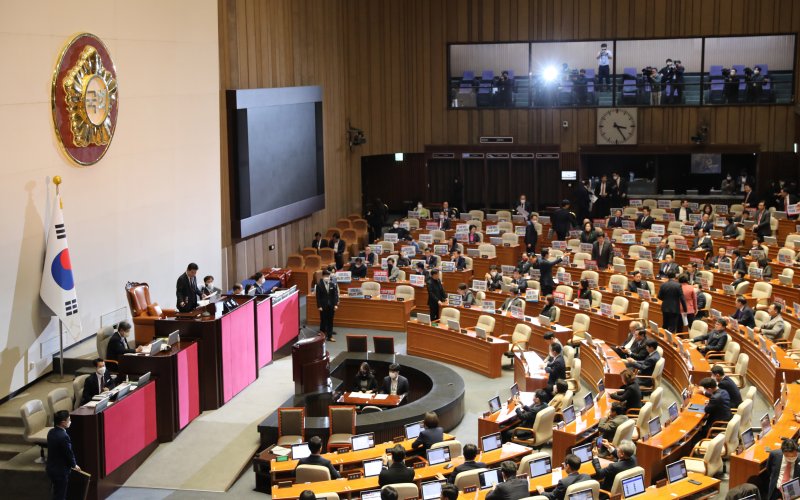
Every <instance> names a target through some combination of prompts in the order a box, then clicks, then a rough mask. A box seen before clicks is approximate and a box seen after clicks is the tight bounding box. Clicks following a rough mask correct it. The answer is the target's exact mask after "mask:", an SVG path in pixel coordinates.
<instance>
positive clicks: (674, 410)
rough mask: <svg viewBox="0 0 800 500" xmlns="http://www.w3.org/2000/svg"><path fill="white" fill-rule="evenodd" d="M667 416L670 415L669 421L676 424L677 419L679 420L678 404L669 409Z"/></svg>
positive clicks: (670, 406)
mask: <svg viewBox="0 0 800 500" xmlns="http://www.w3.org/2000/svg"><path fill="white" fill-rule="evenodd" d="M667 414H668V415H669V421H670V422H674V421H675V419H676V418H678V403H672V404H671V405H669V408H667Z"/></svg>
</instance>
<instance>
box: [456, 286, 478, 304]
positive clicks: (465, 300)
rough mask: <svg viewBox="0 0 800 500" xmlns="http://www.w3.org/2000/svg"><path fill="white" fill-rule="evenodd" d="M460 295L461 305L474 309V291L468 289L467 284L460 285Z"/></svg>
mask: <svg viewBox="0 0 800 500" xmlns="http://www.w3.org/2000/svg"><path fill="white" fill-rule="evenodd" d="M458 294H459V295H461V305H462V306H465V307H472V306H473V305H475V294H473V293H472V290H470V289H469V288H467V284H466V283H459V285H458Z"/></svg>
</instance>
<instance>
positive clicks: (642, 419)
mask: <svg viewBox="0 0 800 500" xmlns="http://www.w3.org/2000/svg"><path fill="white" fill-rule="evenodd" d="M652 414H653V403H650V402H647V403H645V404H644V405H643V406H642V407H641V409H640V410H639V416H638V417H636V427H637V428H638V429H639V435H640V436H641V435H642V431H647V423H648V422H650V419H651V418H653V417H652Z"/></svg>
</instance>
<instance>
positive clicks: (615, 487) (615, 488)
mask: <svg viewBox="0 0 800 500" xmlns="http://www.w3.org/2000/svg"><path fill="white" fill-rule="evenodd" d="M631 427H632V426H631ZM639 474H642V475H644V469H643V468H641V467H631V468H630V469H627V470H624V471H622V472H620V473H619V474H617V475H616V476H614V483H613V484H612V485H611V491H609V493H611V494H612V495H614V494H617V493H621V492H622V481H623V480H624V479H628V478H631V477H634V476H638V475H639Z"/></svg>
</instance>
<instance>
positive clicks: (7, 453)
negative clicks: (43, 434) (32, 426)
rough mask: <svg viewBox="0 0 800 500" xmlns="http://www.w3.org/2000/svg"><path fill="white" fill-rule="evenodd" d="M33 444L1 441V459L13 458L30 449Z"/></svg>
mask: <svg viewBox="0 0 800 500" xmlns="http://www.w3.org/2000/svg"><path fill="white" fill-rule="evenodd" d="M30 448H31V445H30V444H28V443H25V444H8V443H0V460H11V459H12V458H14V457H16V456H17V455H19V454H20V453H22V452H25V451H28V450H29V449H30Z"/></svg>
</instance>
